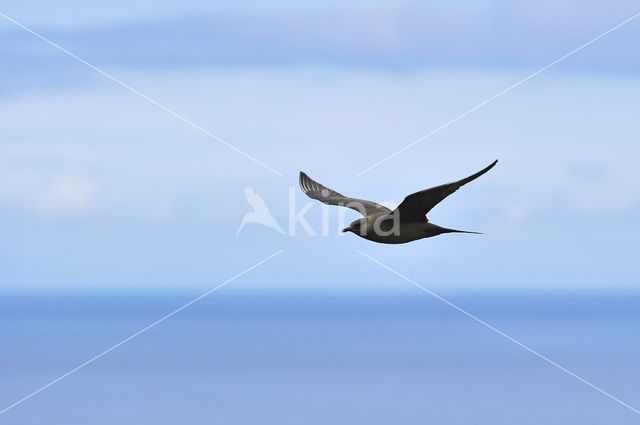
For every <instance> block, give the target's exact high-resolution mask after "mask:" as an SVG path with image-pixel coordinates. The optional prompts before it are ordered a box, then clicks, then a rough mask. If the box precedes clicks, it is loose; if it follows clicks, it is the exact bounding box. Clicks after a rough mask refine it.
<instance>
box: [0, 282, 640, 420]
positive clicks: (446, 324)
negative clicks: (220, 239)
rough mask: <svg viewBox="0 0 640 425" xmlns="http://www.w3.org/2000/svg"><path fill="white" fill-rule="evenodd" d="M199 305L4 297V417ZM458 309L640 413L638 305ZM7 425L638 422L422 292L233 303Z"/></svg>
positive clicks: (609, 300) (563, 301) (605, 300)
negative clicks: (160, 320) (159, 321)
mask: <svg viewBox="0 0 640 425" xmlns="http://www.w3.org/2000/svg"><path fill="white" fill-rule="evenodd" d="M193 297H194V294H191V295H188V294H184V295H172V296H154V297H149V296H146V297H145V296H131V295H129V296H124V295H123V296H113V295H110V296H73V295H67V296H39V297H35V296H6V295H5V296H1V297H0V319H1V320H0V338H1V348H0V380H1V381H0V404H1V405H0V410H1V409H3V408H4V407H6V406H8V405H10V404H11V403H13V402H15V401H16V400H18V399H20V398H22V397H23V396H25V395H26V394H29V393H30V392H32V391H34V390H35V389H37V388H39V387H41V386H42V385H44V384H46V383H48V382H49V381H51V380H53V379H55V378H57V377H58V376H60V375H62V374H63V373H65V372H67V371H68V370H70V369H72V368H74V367H76V366H77V365H79V364H80V363H82V362H84V361H85V360H87V359H89V358H91V357H92V356H94V355H96V354H98V353H100V352H101V351H103V350H105V349H106V348H108V347H110V346H111V345H113V344H115V343H117V342H119V341H120V340H122V339H124V338H125V337H127V336H129V335H131V334H132V333H134V332H136V331H137V330H139V329H140V328H142V327H144V326H146V325H147V324H149V323H151V322H153V321H155V320H157V319H158V318H160V317H162V316H163V315H164V314H166V313H168V312H170V311H172V310H173V309H175V308H176V307H179V306H180V305H182V304H184V303H185V302H187V301H189V300H190V299H191V298H193ZM448 298H449V299H451V301H453V302H455V303H457V304H458V305H460V306H461V307H463V308H465V309H467V310H468V311H469V312H471V313H473V314H476V315H477V316H479V317H480V318H482V319H483V320H486V321H488V322H489V323H491V324H492V325H494V326H495V327H497V328H498V329H500V330H502V331H504V332H506V333H507V334H509V335H511V336H513V337H515V338H516V339H519V340H520V341H521V342H523V343H524V344H527V345H529V346H531V347H532V348H534V349H535V350H537V351H539V352H540V353H541V354H543V355H545V356H547V357H549V358H550V359H552V360H554V361H556V362H557V363H559V364H561V365H562V366H564V367H566V368H568V369H570V370H571V371H573V372H575V373H576V374H578V375H580V376H581V377H583V378H585V379H587V380H588V381H590V382H592V383H594V384H595V385H598V386H600V387H601V388H602V389H604V390H606V391H608V392H610V393H611V394H613V395H614V396H616V397H618V398H620V399H621V400H623V401H624V402H626V403H628V404H630V405H632V406H633V407H635V408H638V409H640V341H639V338H638V336H639V335H640V332H639V331H640V296H622V295H620V296H612V295H592V296H570V295H566V296H543V295H519V296H513V295H509V296H507V295H495V294H491V295H482V296H470V295H456V294H451V295H448ZM0 423H7V424H37V425H41V424H64V425H73V424H79V425H80V424H82V425H84V424H136V425H143V424H251V425H253V424H278V425H284V424H304V425H313V424H332V425H333V424H349V425H353V424H366V425H374V424H439V425H440V424H464V425H468V424H491V425H499V424H545V425H547V424H562V425H566V424H581V425H583V424H638V423H640V415H638V414H636V413H634V412H632V411H631V410H629V409H627V408H625V407H623V406H621V405H620V404H618V403H616V402H614V401H613V400H611V399H609V398H607V397H606V396H604V395H603V394H601V393H599V392H597V391H595V390H594V389H592V388H590V387H588V386H587V385H585V384H584V383H582V382H580V381H578V380H576V379H575V378H573V377H571V376H569V375H567V374H566V373H564V372H562V371H561V370H559V369H557V368H555V367H553V366H551V365H549V364H548V363H546V362H544V361H543V360H541V359H540V358H537V357H536V356H534V355H533V354H531V353H529V352H527V351H525V350H524V349H523V348H521V347H519V346H517V345H516V344H514V343H513V342H510V341H508V340H507V339H505V338H504V337H502V336H500V335H497V334H496V333H494V332H493V331H491V330H489V329H487V328H486V327H483V326H482V325H480V324H478V323H477V322H474V321H473V320H471V319H469V318H468V317H466V316H464V315H462V314H461V313H460V312H457V311H455V310H453V309H452V308H451V307H449V306H447V305H445V304H443V303H442V302H440V301H438V300H436V299H434V298H433V297H431V296H429V295H428V294H425V293H421V292H419V291H417V292H416V293H415V294H410V295H402V296H400V295H388V296H385V295H376V296H372V295H364V294H350V295H334V296H331V295H326V294H323V295H312V294H307V295H283V294H280V295H260V296H259V295H251V296H249V295H233V296H231V295H228V294H224V293H223V292H222V291H221V292H219V293H215V294H212V295H211V296H210V297H208V298H206V299H203V300H201V301H200V302H198V303H196V304H194V305H193V306H191V307H189V308H188V309H186V310H184V311H182V312H180V313H178V314H177V315H176V316H174V317H172V318H171V319H169V320H167V321H166V322H163V323H162V324H160V325H158V326H157V327H155V328H153V329H151V330H150V331H148V332H147V333H144V334H142V335H140V336H139V337H137V338H136V339H134V340H132V341H130V342H128V343H126V344H124V345H122V346H121V347H119V348H118V349H116V350H114V351H112V352H110V353H108V354H107V355H105V356H104V357H102V358H100V359H98V360H97V361H95V362H94V363H92V364H90V365H88V366H87V367H85V368H83V369H81V370H79V371H78V372H77V373H75V374H73V375H70V376H68V377H67V378H65V379H64V380H62V381H60V382H58V383H56V384H55V385H53V386H51V387H50V388H48V389H46V390H44V391H42V392H41V393H39V394H37V395H35V396H34V397H32V398H31V399H29V400H27V401H25V402H24V403H22V404H20V405H19V406H17V407H15V408H14V409H12V410H10V411H8V412H6V413H5V414H3V415H0Z"/></svg>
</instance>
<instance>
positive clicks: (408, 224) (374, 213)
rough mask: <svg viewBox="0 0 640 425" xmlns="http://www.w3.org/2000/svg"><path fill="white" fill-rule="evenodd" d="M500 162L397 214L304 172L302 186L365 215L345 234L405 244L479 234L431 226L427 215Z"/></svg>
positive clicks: (417, 197)
mask: <svg viewBox="0 0 640 425" xmlns="http://www.w3.org/2000/svg"><path fill="white" fill-rule="evenodd" d="M497 162H498V161H497V160H496V161H494V162H493V163H492V164H490V165H489V166H488V167H486V168H484V169H483V170H481V171H479V172H477V173H476V174H473V175H471V176H469V177H467V178H465V179H462V180H459V181H457V182H454V183H448V184H444V185H441V186H436V187H433V188H431V189H426V190H423V191H420V192H416V193H413V194H411V195H409V196H407V197H406V198H405V199H404V201H402V203H401V204H400V205H399V206H398V208H396V209H395V210H393V211H391V210H390V209H388V208H386V207H384V206H382V205H380V204H377V203H375V202H371V201H365V200H362V199H355V198H348V197H346V196H344V195H341V194H339V193H338V192H336V191H334V190H331V189H329V188H327V187H325V186H322V185H321V184H319V183H317V182H315V181H313V180H312V179H311V178H309V176H307V175H306V174H305V173H303V172H300V187H301V188H302V190H303V191H304V193H306V194H307V196H309V197H310V198H313V199H317V200H319V201H321V202H323V203H325V204H329V205H338V206H343V207H347V208H351V209H354V210H356V211H358V212H360V213H361V214H362V215H363V216H364V217H363V218H361V219H359V220H356V221H354V222H353V223H351V224H350V225H349V227H347V228H345V229H343V230H342V231H343V232H353V233H355V234H356V235H358V236H360V237H363V238H365V239H368V240H370V241H373V242H379V243H386V244H401V243H407V242H412V241H415V240H418V239H424V238H430V237H432V236H437V235H440V234H442V233H477V232H468V231H464V230H454V229H448V228H446V227H440V226H437V225H435V224H432V223H429V220H428V219H427V217H426V215H427V213H428V212H429V211H430V210H431V209H432V208H433V207H434V206H436V205H437V204H438V203H439V202H440V201H442V200H443V199H444V198H446V197H447V196H449V195H450V194H452V193H453V192H455V191H456V190H458V189H459V188H460V187H461V186H463V185H465V184H467V183H469V182H470V181H472V180H475V179H477V178H478V177H480V176H481V175H483V174H484V173H486V172H487V171H489V170H490V169H491V168H492V167H493V166H494V165H496V163H497Z"/></svg>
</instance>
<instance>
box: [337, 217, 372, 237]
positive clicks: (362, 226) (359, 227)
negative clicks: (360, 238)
mask: <svg viewBox="0 0 640 425" xmlns="http://www.w3.org/2000/svg"><path fill="white" fill-rule="evenodd" d="M363 230H366V219H365V218H361V219H360V220H356V221H354V222H353V223H351V224H350V225H349V227H345V228H344V229H342V233H345V232H353V233H356V234H361V232H362V231H363Z"/></svg>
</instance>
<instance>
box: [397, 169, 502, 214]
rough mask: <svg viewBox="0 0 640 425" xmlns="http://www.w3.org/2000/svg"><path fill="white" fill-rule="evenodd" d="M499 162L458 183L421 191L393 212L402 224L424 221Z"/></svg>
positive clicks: (406, 199)
mask: <svg viewBox="0 0 640 425" xmlns="http://www.w3.org/2000/svg"><path fill="white" fill-rule="evenodd" d="M497 162H498V160H497V159H496V160H495V161H493V162H492V163H491V164H490V165H489V166H488V167H486V168H484V169H483V170H480V171H478V172H477V173H475V174H473V175H471V176H469V177H467V178H465V179H462V180H459V181H457V182H453V183H447V184H443V185H441V186H436V187H432V188H431V189H426V190H421V191H420V192H416V193H413V194H411V195H409V196H407V197H406V198H404V201H402V203H401V204H400V205H398V208H396V209H395V210H393V214H398V213H399V214H400V221H401V222H416V221H424V220H425V216H426V215H427V213H428V212H429V211H431V209H432V208H433V207H435V206H436V205H437V204H438V203H439V202H440V201H442V200H443V199H444V198H446V197H447V196H449V195H451V194H452V193H453V192H455V191H456V190H458V189H459V188H460V187H461V186H463V185H465V184H467V183H469V182H470V181H472V180H475V179H477V178H478V177H480V176H481V175H483V174H484V173H486V172H487V171H489V170H490V169H491V168H493V166H494V165H496V163H497Z"/></svg>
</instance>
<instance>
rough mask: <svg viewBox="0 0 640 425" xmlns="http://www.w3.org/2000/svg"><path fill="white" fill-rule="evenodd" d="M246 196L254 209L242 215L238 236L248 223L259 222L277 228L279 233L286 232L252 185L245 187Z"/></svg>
mask: <svg viewBox="0 0 640 425" xmlns="http://www.w3.org/2000/svg"><path fill="white" fill-rule="evenodd" d="M244 196H245V197H246V198H247V202H248V203H249V205H251V206H252V207H253V211H250V212H248V213H246V214H245V215H244V217H242V222H241V223H240V227H238V231H237V232H236V236H238V234H240V231H241V230H242V228H243V227H244V225H245V224H247V223H257V224H262V225H263V226H267V227H270V228H272V229H275V230H277V231H278V232H279V233H284V230H282V229H281V228H280V226H279V225H278V222H277V221H276V219H275V218H273V215H272V214H271V211H269V208H268V207H267V204H266V203H265V202H264V200H263V199H262V198H261V197H260V195H258V194H257V193H256V192H255V191H254V190H253V188H252V187H251V186H247V187H245V188H244Z"/></svg>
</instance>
